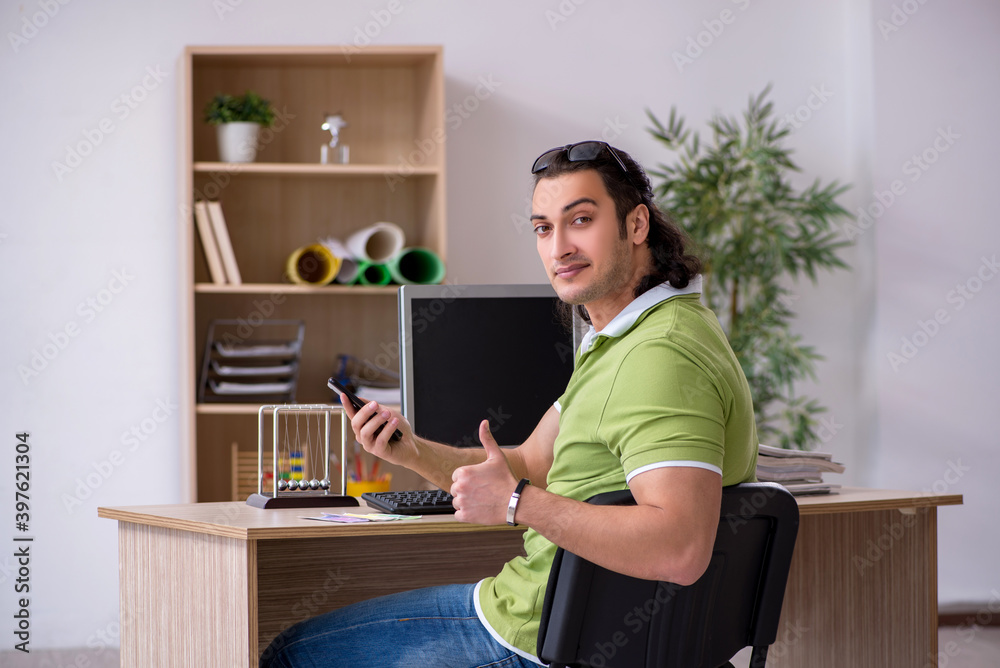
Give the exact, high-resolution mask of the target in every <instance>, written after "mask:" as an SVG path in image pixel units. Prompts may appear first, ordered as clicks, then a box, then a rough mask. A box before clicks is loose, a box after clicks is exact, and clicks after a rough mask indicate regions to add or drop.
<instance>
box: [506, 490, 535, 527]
mask: <svg viewBox="0 0 1000 668" xmlns="http://www.w3.org/2000/svg"><path fill="white" fill-rule="evenodd" d="M530 483H531V481H530V480H528V479H527V478H521V482H519V483H517V488H516V489H515V490H514V493H513V494H511V495H510V501H508V502H507V524H509V525H511V526H512V527H516V526H517V522H515V521H514V513H515V512H517V502H518V501H520V500H521V491H522V490H523V489H524V486H525V485H528V484H530Z"/></svg>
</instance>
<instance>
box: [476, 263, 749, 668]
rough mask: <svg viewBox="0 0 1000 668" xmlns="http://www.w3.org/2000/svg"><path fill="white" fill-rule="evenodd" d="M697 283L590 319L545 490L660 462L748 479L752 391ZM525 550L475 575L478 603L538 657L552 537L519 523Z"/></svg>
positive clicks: (494, 629) (563, 402) (494, 627)
mask: <svg viewBox="0 0 1000 668" xmlns="http://www.w3.org/2000/svg"><path fill="white" fill-rule="evenodd" d="M700 291H701V278H700V277H698V278H697V279H695V280H694V281H692V284H691V285H690V286H689V287H688V288H686V289H684V290H676V289H674V288H672V287H670V286H669V285H668V284H664V285H661V286H657V287H655V288H653V289H652V290H649V291H647V292H646V293H644V294H642V295H641V296H640V297H638V298H637V299H636V300H634V301H633V302H632V303H631V304H630V305H629V306H628V307H626V308H625V309H624V310H623V311H622V312H621V313H619V314H618V316H616V317H615V318H614V319H613V320H612V321H611V322H610V323H608V325H607V326H606V327H605V328H604V329H603V330H602V331H601V332H595V331H594V330H593V328H591V331H590V332H589V333H588V334H587V336H586V337H585V338H584V340H583V343H582V344H581V346H580V350H579V351H578V353H577V359H576V366H575V369H574V371H573V375H572V377H571V378H570V380H569V384H568V385H567V387H566V391H565V393H564V394H563V395H562V396H561V397H560V398H559V401H558V402H557V404H556V407H557V408H558V409H559V411H560V415H559V434H558V436H557V437H556V441H555V445H554V453H553V462H552V467H551V469H550V470H549V474H548V479H547V481H546V483H547V489H548V491H550V492H553V493H555V494H559V495H561V496H566V497H569V498H572V499H577V500H580V501H584V500H586V499H588V498H590V497H591V496H593V495H595V494H599V493H601V492H609V491H614V490H621V489H625V488H626V487H627V486H628V481H629V480H631V479H632V478H633V477H634V476H636V475H640V474H641V473H643V472H644V471H648V470H651V469H654V468H660V467H667V466H693V467H699V468H704V469H708V470H711V471H715V472H717V473H719V474H720V475H721V476H722V484H723V485H724V486H725V485H734V484H736V483H740V482H745V481H752V480H754V479H755V475H754V473H755V470H756V466H757V446H758V443H757V430H756V425H755V422H754V413H753V403H752V400H751V397H750V388H749V386H748V385H747V381H746V377H745V376H744V374H743V371H742V369H741V368H740V365H739V362H738V361H737V360H736V356H735V354H734V353H733V351H732V349H731V348H730V347H729V342H728V340H727V339H726V336H725V333H724V332H723V331H722V328H721V327H720V326H719V322H718V320H717V319H716V317H715V314H714V313H712V312H711V311H710V310H709V309H707V308H705V307H704V306H702V304H701V302H700V300H699V294H698V293H700ZM524 548H525V553H526V556H525V557H517V558H515V559H512V560H511V561H510V562H508V563H507V564H506V565H505V566H504V567H503V569H502V570H501V572H500V574H499V575H497V576H496V577H494V578H487V579H485V580H483V581H482V582H480V583H479V585H478V586H477V589H476V597H475V601H476V610H477V613H478V614H479V618H480V619H481V620H482V621H483V623H484V625H485V626H486V628H487V629H488V630H489V631H490V633H491V634H492V635H493V637H494V638H496V639H497V640H498V641H499V642H501V644H503V645H505V646H506V647H508V648H510V649H512V650H514V651H516V652H517V653H518V654H520V655H521V656H524V657H526V658H528V659H531V660H533V661H536V662H537V661H538V659H537V658H536V657H535V652H536V647H535V645H536V640H537V637H538V625H539V620H540V618H541V611H542V601H543V600H544V598H545V586H546V583H547V582H548V576H549V568H550V566H551V564H552V559H553V556H554V555H555V551H556V546H555V545H554V544H553V543H552V542H550V541H549V540H548V539H546V538H545V537H543V536H542V535H541V534H539V533H538V532H536V531H534V530H532V529H528V530H527V531H526V532H525V534H524ZM622 548H623V549H628V547H627V546H622Z"/></svg>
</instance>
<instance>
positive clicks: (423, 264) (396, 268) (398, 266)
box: [387, 247, 444, 285]
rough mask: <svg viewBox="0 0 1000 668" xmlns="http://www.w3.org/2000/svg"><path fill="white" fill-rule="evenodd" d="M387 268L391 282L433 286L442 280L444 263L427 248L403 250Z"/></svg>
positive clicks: (390, 261)
mask: <svg viewBox="0 0 1000 668" xmlns="http://www.w3.org/2000/svg"><path fill="white" fill-rule="evenodd" d="M387 266H388V268H389V273H390V274H391V275H392V280H394V281H395V282H396V283H399V284H400V285H409V284H412V283H418V284H421V285H434V284H437V283H440V282H441V281H443V280H444V262H442V261H441V258H440V257H438V255H437V253H435V252H434V251H432V250H430V249H429V248H421V247H412V248H404V249H403V250H401V251H400V252H399V254H398V255H396V256H395V257H394V258H392V259H391V260H389V264H388V265H387Z"/></svg>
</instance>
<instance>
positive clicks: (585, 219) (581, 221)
mask: <svg viewBox="0 0 1000 668" xmlns="http://www.w3.org/2000/svg"><path fill="white" fill-rule="evenodd" d="M590 220H591V219H590V217H589V216H577V217H576V218H574V219H573V224H574V225H586V224H587V223H589V222H590Z"/></svg>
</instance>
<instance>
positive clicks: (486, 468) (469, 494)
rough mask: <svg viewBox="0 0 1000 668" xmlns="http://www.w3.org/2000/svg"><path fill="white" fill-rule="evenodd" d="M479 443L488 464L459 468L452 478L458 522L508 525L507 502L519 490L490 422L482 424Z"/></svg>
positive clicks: (485, 462)
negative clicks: (484, 451) (494, 436)
mask: <svg viewBox="0 0 1000 668" xmlns="http://www.w3.org/2000/svg"><path fill="white" fill-rule="evenodd" d="M479 440H480V441H481V442H482V444H483V448H484V449H485V450H486V461H484V462H481V463H479V464H473V465H470V466H462V467H460V468H457V469H455V472H454V473H453V474H452V476H451V480H452V485H451V495H452V496H453V497H454V501H453V502H452V504H453V505H454V506H455V519H456V520H458V521H459V522H470V523H473V524H504V523H505V522H506V521H507V503H508V501H510V495H511V494H513V493H514V489H515V488H516V487H517V479H516V478H515V477H514V473H513V471H511V468H510V465H509V464H508V463H507V458H506V457H505V456H504V454H503V450H501V449H500V446H499V445H497V442H496V440H495V439H494V438H493V434H492V433H491V432H490V423H489V421H488V420H483V421H482V422H481V423H480V424H479Z"/></svg>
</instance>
